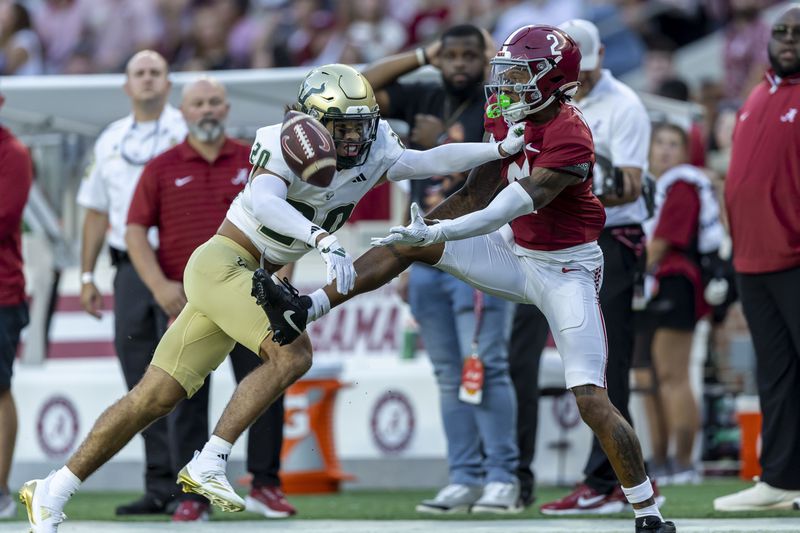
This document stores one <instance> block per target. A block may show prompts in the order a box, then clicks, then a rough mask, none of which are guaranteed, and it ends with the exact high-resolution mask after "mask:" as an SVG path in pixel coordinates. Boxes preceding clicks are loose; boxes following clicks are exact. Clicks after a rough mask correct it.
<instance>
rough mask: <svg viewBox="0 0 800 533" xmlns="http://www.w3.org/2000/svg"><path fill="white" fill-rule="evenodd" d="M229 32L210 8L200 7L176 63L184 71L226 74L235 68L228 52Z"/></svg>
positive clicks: (216, 11) (213, 8)
mask: <svg viewBox="0 0 800 533" xmlns="http://www.w3.org/2000/svg"><path fill="white" fill-rule="evenodd" d="M228 29H229V28H228V27H227V26H225V25H224V24H221V23H220V20H219V13H218V10H217V9H216V8H215V7H214V6H213V5H211V4H209V5H203V6H200V7H198V8H197V9H196V10H195V11H194V14H193V16H192V30H191V33H190V34H189V35H188V39H187V40H186V41H185V42H184V45H183V47H182V48H181V50H180V51H179V52H178V55H177V57H176V59H175V63H176V64H177V65H178V68H180V69H181V70H226V69H230V68H232V67H233V59H232V58H231V55H230V53H229V52H228V36H227V30H228Z"/></svg>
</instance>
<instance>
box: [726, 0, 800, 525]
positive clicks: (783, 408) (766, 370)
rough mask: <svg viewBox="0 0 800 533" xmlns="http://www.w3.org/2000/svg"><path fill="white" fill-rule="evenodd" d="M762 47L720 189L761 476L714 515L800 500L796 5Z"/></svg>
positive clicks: (799, 58)
mask: <svg viewBox="0 0 800 533" xmlns="http://www.w3.org/2000/svg"><path fill="white" fill-rule="evenodd" d="M767 49H768V55H769V61H770V64H771V66H772V68H771V69H770V70H769V71H767V74H766V79H765V80H764V81H762V82H761V83H760V84H759V85H757V86H756V88H755V89H754V90H753V92H752V93H751V94H750V96H749V97H748V98H747V101H746V102H745V104H744V106H743V107H742V109H741V110H740V111H739V117H738V118H739V119H738V121H737V124H736V129H735V131H734V135H733V147H732V151H731V163H730V168H729V169H728V176H727V178H726V183H725V204H726V207H727V211H728V219H729V224H730V231H731V238H732V239H733V265H734V267H735V268H736V272H737V274H738V278H739V279H738V281H739V294H740V299H741V301H742V307H743V309H744V313H745V316H746V317H747V322H748V324H749V326H750V332H751V334H752V337H753V344H754V345H755V350H756V380H757V384H758V395H759V399H760V404H761V413H762V416H763V423H762V426H761V442H762V447H761V457H760V461H761V467H762V470H763V472H762V474H761V480H760V481H758V482H757V483H756V485H755V486H754V487H751V488H749V489H746V490H743V491H741V492H737V493H735V494H731V495H729V496H723V497H720V498H717V499H716V500H714V509H716V510H717V511H739V510H742V511H745V510H766V509H776V508H790V507H791V501H792V499H793V498H798V499H800V453H798V450H800V409H798V405H800V320H798V317H799V316H800V209H798V205H800V188H798V183H800V135H799V134H798V133H799V132H800V116H798V115H800V5H798V4H797V3H793V4H789V7H788V8H786V9H785V10H784V11H783V12H782V13H781V14H780V16H778V18H777V20H776V21H775V23H774V24H773V25H772V30H771V38H770V40H769V44H768V46H767ZM798 503H800V501H798Z"/></svg>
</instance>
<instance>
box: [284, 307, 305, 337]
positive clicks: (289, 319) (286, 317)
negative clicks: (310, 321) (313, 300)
mask: <svg viewBox="0 0 800 533" xmlns="http://www.w3.org/2000/svg"><path fill="white" fill-rule="evenodd" d="M293 314H294V311H284V312H283V319H284V320H285V321H286V322H287V323H288V324H289V326H290V327H291V328H292V329H293V330H295V331H296V332H297V333H298V334H299V333H303V331H302V330H301V329H300V328H298V327H297V325H296V324H295V323H294V321H293V320H292V315H293Z"/></svg>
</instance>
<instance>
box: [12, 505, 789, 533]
mask: <svg viewBox="0 0 800 533" xmlns="http://www.w3.org/2000/svg"><path fill="white" fill-rule="evenodd" d="M67 511H69V509H67ZM798 514H799V515H800V513H798ZM798 518H800V516H798ZM676 522H677V523H676V525H677V526H678V531H680V533H762V532H763V533H773V532H781V533H782V532H789V531H791V532H797V530H798V519H797V518H767V519H758V518H750V519H744V518H742V519H702V520H699V519H698V520H677V521H676ZM20 525H21V522H0V533H6V532H9V533H10V532H11V531H14V532H15V533H18V532H19V531H20ZM186 526H187V524H172V523H170V522H71V521H69V520H67V521H66V522H64V523H63V524H61V525H60V526H59V528H58V531H59V533H100V532H104V533H105V532H108V533H123V532H125V533H127V532H131V533H138V532H141V531H158V532H160V533H164V532H172V533H186V532H187V527H186ZM190 529H191V531H192V532H195V531H197V532H200V533H211V532H212V531H213V532H221V533H240V532H242V531H290V532H308V533H310V532H319V531H324V532H325V533H374V532H376V531H380V532H381V533H430V532H431V531H437V532H440V531H444V532H451V533H456V532H458V533H462V532H466V533H500V532H503V533H508V532H513V533H525V532H535V533H545V532H547V533H619V532H620V531H632V530H633V519H632V518H631V519H630V520H591V519H581V520H495V521H480V522H474V521H462V520H459V521H451V520H447V521H445V520H441V521H438V520H387V521H380V520H277V521H276V520H258V521H233V522H215V521H212V522H206V523H193V524H191V528H190Z"/></svg>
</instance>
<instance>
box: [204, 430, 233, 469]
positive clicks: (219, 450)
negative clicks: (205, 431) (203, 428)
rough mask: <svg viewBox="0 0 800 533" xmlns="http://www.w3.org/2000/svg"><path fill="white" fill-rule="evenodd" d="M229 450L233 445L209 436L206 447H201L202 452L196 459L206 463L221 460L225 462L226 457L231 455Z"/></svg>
mask: <svg viewBox="0 0 800 533" xmlns="http://www.w3.org/2000/svg"><path fill="white" fill-rule="evenodd" d="M231 448H233V444H231V443H230V442H228V441H226V440H225V439H221V438H219V437H217V436H216V435H211V438H210V439H208V442H206V445H205V446H203V450H202V451H201V452H200V457H198V459H202V460H207V461H218V460H220V459H222V460H223V461H226V462H227V460H228V456H229V455H230V453H231Z"/></svg>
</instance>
